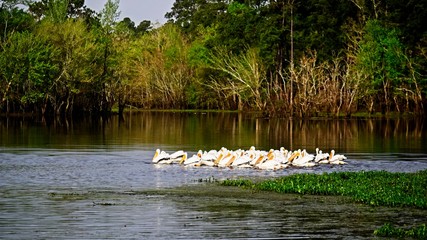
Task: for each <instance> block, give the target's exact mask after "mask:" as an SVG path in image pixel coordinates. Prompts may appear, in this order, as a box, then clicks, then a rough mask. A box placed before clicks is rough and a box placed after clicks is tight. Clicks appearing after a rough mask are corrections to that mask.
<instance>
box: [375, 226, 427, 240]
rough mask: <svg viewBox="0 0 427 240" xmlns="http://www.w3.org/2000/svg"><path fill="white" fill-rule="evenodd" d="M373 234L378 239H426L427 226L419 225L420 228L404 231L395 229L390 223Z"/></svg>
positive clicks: (403, 229) (404, 229)
mask: <svg viewBox="0 0 427 240" xmlns="http://www.w3.org/2000/svg"><path fill="white" fill-rule="evenodd" d="M374 234H375V235H377V236H379V237H393V238H402V239H403V238H413V239H426V238H427V226H426V224H421V225H420V226H416V227H413V228H410V229H406V228H397V227H395V226H393V225H391V224H390V223H386V224H384V225H383V226H382V227H380V228H378V229H377V230H375V231H374Z"/></svg>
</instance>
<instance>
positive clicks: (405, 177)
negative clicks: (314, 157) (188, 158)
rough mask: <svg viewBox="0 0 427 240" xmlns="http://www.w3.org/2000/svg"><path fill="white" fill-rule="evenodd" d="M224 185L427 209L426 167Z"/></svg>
mask: <svg viewBox="0 0 427 240" xmlns="http://www.w3.org/2000/svg"><path fill="white" fill-rule="evenodd" d="M242 182H243V184H242ZM222 184H223V185H230V186H236V185H239V186H251V187H252V188H254V189H258V190H265V191H275V192H279V193H298V194H313V195H337V196H348V197H351V198H352V199H353V200H354V201H356V202H361V203H365V204H369V205H373V206H401V207H404V206H406V207H417V208H422V209H426V208H427V189H426V188H425V186H427V170H424V171H420V172H417V173H390V172H385V171H379V172H378V171H371V172H339V173H337V172H334V173H323V174H320V175H318V174H295V175H290V176H286V177H282V178H278V179H274V180H266V181H262V182H258V183H251V182H247V181H241V180H239V182H238V183H233V181H231V180H230V181H227V182H223V183H222Z"/></svg>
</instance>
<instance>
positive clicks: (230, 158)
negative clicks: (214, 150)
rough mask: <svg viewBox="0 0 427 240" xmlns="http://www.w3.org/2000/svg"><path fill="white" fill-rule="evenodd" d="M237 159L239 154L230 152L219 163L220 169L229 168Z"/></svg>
mask: <svg viewBox="0 0 427 240" xmlns="http://www.w3.org/2000/svg"><path fill="white" fill-rule="evenodd" d="M236 158H237V153H235V152H228V154H227V155H226V156H225V157H224V158H222V159H221V160H220V161H219V162H218V167H229V166H230V165H231V164H232V163H233V162H234V160H236Z"/></svg>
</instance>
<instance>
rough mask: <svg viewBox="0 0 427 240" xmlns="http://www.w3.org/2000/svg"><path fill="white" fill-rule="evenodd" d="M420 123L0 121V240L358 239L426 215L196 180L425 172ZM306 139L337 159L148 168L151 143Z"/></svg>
mask: <svg viewBox="0 0 427 240" xmlns="http://www.w3.org/2000/svg"><path fill="white" fill-rule="evenodd" d="M426 140H427V130H426V128H425V122H424V121H423V120H415V119H389V120H384V119H371V120H310V121H299V120H293V121H289V120H286V119H263V118H257V117H256V116H253V115H244V114H234V113H206V114H200V113H197V114H194V113H148V112H147V113H138V114H129V115H126V116H125V118H124V119H122V120H120V119H119V118H118V117H111V118H109V119H106V120H102V119H91V118H88V119H86V118H83V119H78V120H74V121H71V120H64V119H62V120H61V119H58V120H55V121H51V122H48V121H46V120H43V119H27V118H8V119H6V118H2V119H1V120H0V212H1V214H0V238H1V239H58V238H66V239H118V238H119V239H120V238H123V239H141V238H144V239H159V238H167V239H170V238H173V239H177V238H181V239H191V238H192V239H199V238H209V239H212V238H245V239H248V238H292V239H299V238H326V239H331V238H339V239H343V238H348V239H354V238H360V239H370V238H372V237H373V235H372V232H373V231H374V230H375V229H376V228H377V227H379V226H381V225H383V224H384V223H385V222H390V221H391V222H392V223H395V224H397V225H399V226H404V225H413V224H417V223H425V222H426V221H427V217H426V216H427V211H424V210H419V209H399V208H385V207H375V208H373V207H369V206H365V205H360V204H351V203H348V201H346V200H345V199H342V198H335V197H313V196H299V195H279V194H273V193H251V192H247V191H244V190H239V189H235V188H221V187H218V186H216V185H214V184H209V183H205V182H204V180H206V179H208V180H209V179H226V178H239V177H252V178H270V177H276V176H281V175H287V174H293V173H299V172H304V173H311V172H313V173H321V172H332V171H359V170H387V171H399V172H415V171H418V170H422V169H427V148H426V147H425V143H426V142H427V141H426ZM252 145H254V146H256V147H257V148H260V149H266V150H268V149H270V148H276V149H277V148H279V147H280V146H285V147H286V148H288V149H297V148H306V149H307V150H308V151H309V152H313V151H314V148H315V147H320V148H321V149H324V150H330V149H335V150H336V151H337V152H339V153H343V154H346V155H347V156H348V163H349V164H348V165H345V166H326V165H325V166H320V167H315V168H309V169H308V168H299V169H297V168H290V169H286V170H284V171H259V170H253V169H218V168H209V167H205V168H185V167H181V166H178V165H171V166H157V165H153V164H151V162H150V161H151V158H152V156H153V154H154V150H155V149H156V148H161V149H164V150H166V151H174V150H178V149H184V150H186V151H188V152H189V153H190V154H191V153H195V152H196V151H197V150H198V149H203V150H209V149H219V148H220V147H222V146H225V147H227V148H229V149H237V148H249V147H250V146H252Z"/></svg>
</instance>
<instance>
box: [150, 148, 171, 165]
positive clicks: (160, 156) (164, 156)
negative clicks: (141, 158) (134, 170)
mask: <svg viewBox="0 0 427 240" xmlns="http://www.w3.org/2000/svg"><path fill="white" fill-rule="evenodd" d="M169 159H170V155H169V154H168V153H166V152H165V151H160V149H156V152H155V153H154V156H153V160H152V162H153V163H158V162H160V161H165V160H169Z"/></svg>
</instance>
